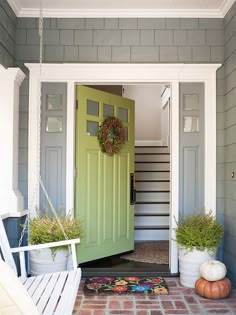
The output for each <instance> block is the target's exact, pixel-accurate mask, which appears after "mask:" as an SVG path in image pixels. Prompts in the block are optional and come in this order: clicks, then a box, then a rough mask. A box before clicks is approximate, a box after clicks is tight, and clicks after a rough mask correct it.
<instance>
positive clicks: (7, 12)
mask: <svg viewBox="0 0 236 315" xmlns="http://www.w3.org/2000/svg"><path fill="white" fill-rule="evenodd" d="M15 40H16V15H15V14H14V12H13V11H12V9H11V8H10V6H9V5H8V3H7V1H5V0H0V64H1V65H3V66H4V67H6V68H7V67H12V66H14V63H15Z"/></svg>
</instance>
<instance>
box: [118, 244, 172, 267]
mask: <svg viewBox="0 0 236 315" xmlns="http://www.w3.org/2000/svg"><path fill="white" fill-rule="evenodd" d="M120 258H123V259H127V260H133V261H138V262H144V263H151V264H159V265H161V264H163V265H167V264H169V241H146V242H136V243H135V244H134V252H133V253H130V254H125V255H122V256H121V257H120Z"/></svg>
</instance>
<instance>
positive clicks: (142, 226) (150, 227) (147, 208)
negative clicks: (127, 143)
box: [134, 146, 170, 241]
mask: <svg viewBox="0 0 236 315" xmlns="http://www.w3.org/2000/svg"><path fill="white" fill-rule="evenodd" d="M135 184H136V203H135V223H134V230H135V234H134V239H135V240H136V241H141V240H169V204H170V153H169V149H168V147H164V146H160V147H158V146H155V147H154V146H148V147H147V146H136V147H135Z"/></svg>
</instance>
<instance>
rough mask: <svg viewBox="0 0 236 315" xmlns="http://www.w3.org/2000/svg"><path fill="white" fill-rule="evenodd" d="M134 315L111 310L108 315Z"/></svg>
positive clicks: (124, 311)
mask: <svg viewBox="0 0 236 315" xmlns="http://www.w3.org/2000/svg"><path fill="white" fill-rule="evenodd" d="M112 314H114V315H134V314H135V313H134V311H128V310H111V311H109V315H112Z"/></svg>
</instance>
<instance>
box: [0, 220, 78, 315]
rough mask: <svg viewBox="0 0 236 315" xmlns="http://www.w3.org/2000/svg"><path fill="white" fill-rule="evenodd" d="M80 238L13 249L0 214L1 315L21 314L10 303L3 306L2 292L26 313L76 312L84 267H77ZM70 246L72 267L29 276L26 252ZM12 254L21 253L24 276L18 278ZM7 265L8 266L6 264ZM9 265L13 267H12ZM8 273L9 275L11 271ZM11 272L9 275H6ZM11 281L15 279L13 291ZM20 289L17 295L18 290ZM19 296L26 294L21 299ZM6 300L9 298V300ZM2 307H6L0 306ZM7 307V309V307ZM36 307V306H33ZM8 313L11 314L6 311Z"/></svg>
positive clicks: (63, 314) (64, 314)
mask: <svg viewBox="0 0 236 315" xmlns="http://www.w3.org/2000/svg"><path fill="white" fill-rule="evenodd" d="M78 243H80V239H73V240H65V241H59V242H53V243H47V244H40V245H32V246H23V247H18V248H10V245H9V242H8V239H7V235H6V232H5V228H4V225H3V222H2V219H1V217H0V249H1V252H2V254H3V258H4V261H5V262H3V261H2V260H1V258H0V271H2V272H0V293H1V297H0V314H4V310H5V313H6V314H18V313H16V311H15V310H14V312H15V313H14V312H13V311H12V312H9V309H7V308H9V307H10V306H9V305H3V304H4V303H3V301H2V300H1V299H3V298H2V296H3V295H2V292H4V293H6V295H7V297H8V300H9V299H10V300H11V301H13V302H14V303H15V304H16V305H14V307H16V308H17V310H19V314H24V315H39V314H41V315H70V314H72V312H73V306H74V303H75V299H76V295H77V291H78V288H79V284H80V279H81V269H80V268H77V259H76V250H75V245H76V244H78ZM62 245H68V246H70V247H71V253H72V264H73V270H70V271H63V272H55V273H51V274H44V275H39V276H35V277H27V275H26V269H25V252H26V251H30V250H34V249H42V248H51V247H56V246H62ZM13 253H19V254H20V255H19V258H20V267H21V276H20V277H19V278H18V279H17V269H16V265H15V262H14V259H13V255H12V254H13ZM6 264H7V265H8V266H6ZM9 267H10V268H9ZM8 273H9V274H8ZM6 274H8V277H6ZM12 281H14V282H15V281H16V283H15V286H14V290H13V289H12V288H13V284H12V283H11V282H12ZM17 289H19V293H18V294H16V292H15V290H17ZM1 290H3V291H1ZM19 296H23V297H22V298H19ZM6 300H7V299H6ZM27 301H28V304H29V305H28V308H26V307H25V306H26V305H25V304H26V303H27ZM1 307H3V309H1ZM4 307H5V309H4ZM11 307H13V306H11ZM34 308H35V309H34ZM7 312H8V313H7Z"/></svg>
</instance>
